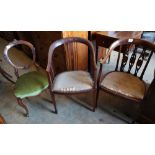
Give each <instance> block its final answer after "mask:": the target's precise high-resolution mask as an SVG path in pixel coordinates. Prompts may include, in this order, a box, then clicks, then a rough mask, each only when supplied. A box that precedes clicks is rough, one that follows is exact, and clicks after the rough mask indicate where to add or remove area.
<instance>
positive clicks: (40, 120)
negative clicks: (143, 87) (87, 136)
mask: <svg viewBox="0 0 155 155" xmlns="http://www.w3.org/2000/svg"><path fill="white" fill-rule="evenodd" d="M6 44H7V42H6V41H5V40H3V39H1V38H0V58H2V59H3V57H2V52H3V49H4V47H5V45H6ZM10 54H11V57H12V58H13V59H14V60H16V63H19V64H20V63H27V62H29V61H30V59H29V58H27V57H25V56H24V55H23V53H22V52H21V51H19V50H17V49H14V50H13V52H12V53H10ZM115 56H116V55H115V54H114V55H113V57H112V58H111V62H114V58H115ZM23 58H24V59H23ZM151 63H153V62H151ZM1 66H2V67H3V68H4V69H5V70H7V71H8V72H9V73H10V74H11V75H13V70H12V68H11V67H10V66H9V65H8V64H7V63H5V61H3V62H2V64H1ZM106 66H107V65H105V68H104V71H105V73H106V72H107V71H109V70H110V69H112V68H113V65H112V64H111V63H110V64H108V67H106ZM109 66H110V67H109ZM42 71H43V70H42ZM151 79H152V74H151V73H150V72H148V73H147V76H146V77H145V80H146V82H148V83H149V81H151ZM90 97H91V94H88V95H84V96H81V95H80V96H77V98H79V99H81V101H83V102H91V98H90ZM48 100H50V97H49V94H48V92H43V93H42V94H41V95H40V96H37V97H31V98H29V99H25V100H24V101H25V103H26V104H27V105H28V108H29V112H30V117H28V118H27V117H24V116H23V113H24V112H25V111H24V110H23V109H22V108H21V107H20V106H18V104H17V102H16V98H15V97H14V96H13V84H11V83H10V82H8V81H7V80H5V79H4V78H3V77H2V76H1V75H0V114H1V115H3V116H4V118H5V120H6V122H7V123H10V124H53V123H54V124H57V123H62V124H66V123H67V124H76V123H80V124H84V123H86V124H103V123H105V124H109V123H110V124H111V123H112V124H125V123H127V122H130V121H131V122H132V119H131V117H127V115H124V114H123V113H120V111H118V112H117V107H116V108H111V106H109V103H110V104H111V105H113V104H117V105H120V106H119V109H127V113H128V111H130V109H132V106H131V105H130V103H128V102H127V101H125V100H122V99H120V98H114V97H112V96H111V95H109V94H106V93H103V92H101V93H100V97H99V101H98V108H97V109H96V111H95V112H91V111H89V110H88V109H86V108H85V107H83V106H82V105H81V104H79V103H77V102H75V101H74V100H71V99H70V98H68V97H66V96H60V95H57V96H56V102H57V108H58V114H53V113H51V109H52V108H53V107H52V104H51V103H50V102H49V101H48ZM112 107H113V106H112ZM124 107H125V108H124ZM113 112H115V113H117V114H116V115H115V114H114V113H113ZM133 114H134V112H133Z"/></svg>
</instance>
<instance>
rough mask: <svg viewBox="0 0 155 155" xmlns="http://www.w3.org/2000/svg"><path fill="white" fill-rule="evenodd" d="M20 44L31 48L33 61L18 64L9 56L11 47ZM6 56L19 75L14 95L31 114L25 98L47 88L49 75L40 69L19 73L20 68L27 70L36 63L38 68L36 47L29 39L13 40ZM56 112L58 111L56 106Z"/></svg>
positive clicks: (7, 48)
mask: <svg viewBox="0 0 155 155" xmlns="http://www.w3.org/2000/svg"><path fill="white" fill-rule="evenodd" d="M20 44H22V45H26V46H28V47H29V48H30V49H31V51H32V54H33V61H32V63H31V64H28V65H24V66H17V65H16V64H14V63H13V62H12V60H11V59H10V58H9V54H8V53H9V51H10V52H11V50H10V49H11V48H12V47H14V46H16V45H20ZM4 58H5V59H6V61H7V62H8V63H9V64H10V65H11V66H12V67H13V68H14V73H15V75H16V77H17V80H16V82H15V87H14V95H15V97H16V98H17V102H18V104H19V105H20V106H22V107H23V108H24V109H25V110H26V116H29V111H28V108H27V106H26V104H25V103H24V102H23V99H24V98H27V97H31V96H36V95H39V94H40V93H41V92H42V91H44V90H45V89H47V88H48V86H49V85H48V78H47V75H46V74H43V73H42V72H40V71H39V70H35V71H30V72H27V73H24V74H22V75H19V69H23V70H26V69H29V68H30V67H31V66H32V65H35V66H36V68H38V66H37V64H36V62H35V58H36V54H35V48H34V47H33V45H32V44H31V43H29V42H27V41H24V40H14V41H13V42H10V43H9V44H8V45H7V46H6V47H5V49H4ZM54 107H55V106H54ZM54 112H55V113H56V107H55V110H54Z"/></svg>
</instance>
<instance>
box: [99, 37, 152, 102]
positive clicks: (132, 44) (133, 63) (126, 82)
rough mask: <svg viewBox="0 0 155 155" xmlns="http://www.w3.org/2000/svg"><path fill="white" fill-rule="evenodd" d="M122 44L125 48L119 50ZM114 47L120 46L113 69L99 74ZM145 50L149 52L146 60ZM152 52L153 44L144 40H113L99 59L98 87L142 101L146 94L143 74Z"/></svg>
mask: <svg viewBox="0 0 155 155" xmlns="http://www.w3.org/2000/svg"><path fill="white" fill-rule="evenodd" d="M122 46H125V47H126V48H125V49H126V50H124V51H123V50H121V48H122ZM115 48H120V50H119V51H118V57H117V63H116V67H115V70H114V71H111V72H109V73H107V74H105V75H104V76H101V75H102V67H103V65H104V63H106V61H107V59H108V58H109V56H110V55H111V53H112V51H113V50H114V49H115ZM139 50H141V52H139ZM120 51H121V52H120ZM146 52H147V53H149V56H148V59H147V60H145V59H144V58H145V53H146ZM154 52H155V45H154V44H152V43H151V42H148V41H146V40H141V39H121V40H117V41H115V42H114V43H112V44H111V46H110V48H109V51H108V54H107V55H106V56H105V57H104V58H102V59H100V69H99V74H98V82H97V83H98V88H100V89H101V90H104V91H106V92H108V93H111V94H113V95H117V96H121V97H123V98H126V99H129V100H132V101H135V102H138V103H142V102H143V101H144V99H145V97H146V95H147V89H146V85H145V82H144V81H143V76H144V73H145V71H146V69H147V66H148V64H149V62H150V59H151V57H152V55H153V53H154ZM98 93H99V92H98Z"/></svg>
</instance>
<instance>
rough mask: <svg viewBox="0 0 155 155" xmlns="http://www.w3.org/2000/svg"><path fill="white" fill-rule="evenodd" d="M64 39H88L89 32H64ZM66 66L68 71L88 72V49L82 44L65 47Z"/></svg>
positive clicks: (71, 44)
mask: <svg viewBox="0 0 155 155" xmlns="http://www.w3.org/2000/svg"><path fill="white" fill-rule="evenodd" d="M62 34H63V38H66V37H81V38H85V39H87V38H88V31H63V33H62ZM65 53H66V63H67V64H66V66H67V69H68V70H77V69H81V70H86V69H87V68H88V47H87V46H86V45H83V44H81V43H70V44H66V45H65Z"/></svg>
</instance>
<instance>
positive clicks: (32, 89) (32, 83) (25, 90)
mask: <svg viewBox="0 0 155 155" xmlns="http://www.w3.org/2000/svg"><path fill="white" fill-rule="evenodd" d="M47 87H48V78H47V76H46V74H43V73H40V72H37V71H33V72H28V73H26V74H23V75H22V76H20V77H19V78H18V79H17V81H16V84H15V90H14V94H15V96H16V97H17V98H21V99H23V98H25V97H30V96H36V95H39V94H40V93H41V92H42V91H43V90H44V89H46V88H47Z"/></svg>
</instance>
